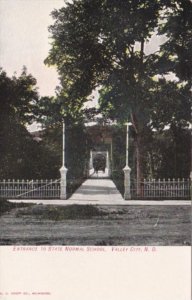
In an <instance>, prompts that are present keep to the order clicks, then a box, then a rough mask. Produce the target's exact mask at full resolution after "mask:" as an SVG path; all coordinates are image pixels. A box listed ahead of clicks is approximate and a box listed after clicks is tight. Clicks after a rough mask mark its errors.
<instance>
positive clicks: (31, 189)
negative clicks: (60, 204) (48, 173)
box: [0, 179, 60, 199]
mask: <svg viewBox="0 0 192 300" xmlns="http://www.w3.org/2000/svg"><path fill="white" fill-rule="evenodd" d="M59 197H60V179H58V180H3V181H0V198H8V199H11V198H15V199H49V198H51V199H54V198H59Z"/></svg>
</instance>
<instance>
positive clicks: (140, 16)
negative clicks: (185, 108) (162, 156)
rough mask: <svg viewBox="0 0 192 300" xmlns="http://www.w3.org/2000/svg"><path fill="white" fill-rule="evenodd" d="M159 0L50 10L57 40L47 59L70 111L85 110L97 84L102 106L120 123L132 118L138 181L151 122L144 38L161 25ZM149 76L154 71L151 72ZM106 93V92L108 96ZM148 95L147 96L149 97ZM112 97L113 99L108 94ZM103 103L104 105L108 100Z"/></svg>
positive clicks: (98, 2) (85, 3) (85, 1)
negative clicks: (100, 88) (144, 136)
mask: <svg viewBox="0 0 192 300" xmlns="http://www.w3.org/2000/svg"><path fill="white" fill-rule="evenodd" d="M160 7H161V4H160V1H153V2H151V1H148V0H145V1H140V0H136V1H131V0H126V1H116V0H113V1H104V0H94V1H88V0H81V1H74V2H73V3H67V6H66V7H64V8H62V9H60V10H58V11H56V10H55V11H54V12H53V13H52V16H53V18H54V19H55V24H54V25H53V26H50V32H51V33H52V37H53V43H52V48H51V51H50V53H49V57H48V58H47V59H46V63H48V64H56V65H57V68H58V71H59V74H60V77H61V85H62V90H61V94H63V96H64V98H63V99H64V103H65V104H66V103H67V106H68V108H69V110H72V111H76V110H79V109H81V108H82V105H83V103H84V102H85V101H87V97H88V96H89V95H90V94H91V92H92V90H93V89H94V88H96V87H97V86H100V85H102V86H104V90H103V91H105V92H106V93H105V92H102V97H101V101H100V102H101V106H102V109H103V110H104V107H105V108H106V106H105V103H107V107H109V106H108V105H110V106H111V108H112V109H109V110H110V114H109V115H110V117H111V116H112V114H111V111H112V110H114V111H116V112H117V114H116V115H114V118H118V119H121V121H122V122H123V121H125V120H127V118H131V121H132V123H133V126H134V128H135V133H136V135H135V137H136V138H135V140H136V148H137V180H138V183H139V182H140V181H141V179H142V154H141V149H142V138H141V137H142V133H143V130H144V128H145V126H146V125H147V123H148V122H149V114H148V112H147V109H146V113H144V107H146V108H147V107H148V106H149V105H150V99H149V97H148V95H147V90H148V88H149V86H150V84H151V78H150V76H149V74H147V72H146V70H147V68H146V65H147V57H146V55H145V53H144V46H145V42H146V41H147V40H148V39H149V38H150V37H151V35H152V33H153V32H154V29H155V27H156V26H157V24H158V15H159V9H160ZM150 75H151V74H150ZM104 94H105V95H104ZM145 96H146V97H145ZM110 97H111V101H109V98H110ZM104 102H105V103H104Z"/></svg>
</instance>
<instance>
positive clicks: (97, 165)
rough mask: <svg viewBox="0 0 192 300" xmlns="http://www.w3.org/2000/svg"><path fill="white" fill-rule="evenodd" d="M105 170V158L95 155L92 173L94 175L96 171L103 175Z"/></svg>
mask: <svg viewBox="0 0 192 300" xmlns="http://www.w3.org/2000/svg"><path fill="white" fill-rule="evenodd" d="M105 168H106V156H105V155H103V154H101V153H97V154H96V155H95V157H94V158H93V169H94V171H95V172H96V173H97V172H98V171H103V173H105Z"/></svg>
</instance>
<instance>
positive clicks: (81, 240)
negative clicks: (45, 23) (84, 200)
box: [0, 205, 191, 246]
mask: <svg viewBox="0 0 192 300" xmlns="http://www.w3.org/2000/svg"><path fill="white" fill-rule="evenodd" d="M97 208H98V211H99V213H98V215H97V214H96V215H93V216H91V217H89V216H86V217H85V216H84V217H82V218H81V217H80V218H74V219H73V218H71V217H70V216H68V218H65V217H64V215H62V214H61V212H62V210H65V209H66V207H65V208H64V207H58V206H57V207H56V206H51V211H52V214H50V207H48V206H46V205H33V206H32V207H27V208H26V207H25V208H14V209H12V210H10V211H9V212H6V213H4V214H2V215H1V216H0V245H133V246H134V245H140V246H144V245H149V246H171V245H174V246H176V245H186V246H187V245H191V207H190V206H124V207H118V206H97ZM58 211H59V212H60V214H59V215H58ZM54 212H57V216H56V217H55V213H54ZM49 216H51V217H49ZM53 216H54V217H53Z"/></svg>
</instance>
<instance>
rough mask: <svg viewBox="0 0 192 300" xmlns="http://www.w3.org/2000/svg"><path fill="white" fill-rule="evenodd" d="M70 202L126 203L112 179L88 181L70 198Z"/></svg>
mask: <svg viewBox="0 0 192 300" xmlns="http://www.w3.org/2000/svg"><path fill="white" fill-rule="evenodd" d="M69 200H70V201H80V200H82V201H88V202H90V203H94V202H95V204H97V203H98V202H100V201H102V202H111V201H112V202H113V203H114V204H115V203H116V204H118V203H119V202H122V201H123V202H124V199H123V197H122V196H121V194H120V193H119V191H118V190H117V188H116V186H115V184H114V183H113V181H112V180H110V179H105V178H103V179H100V178H93V179H87V180H86V181H85V182H84V183H83V184H82V185H81V186H80V187H79V188H78V189H77V190H76V192H75V193H74V194H73V195H72V196H71V197H70V198H69Z"/></svg>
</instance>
